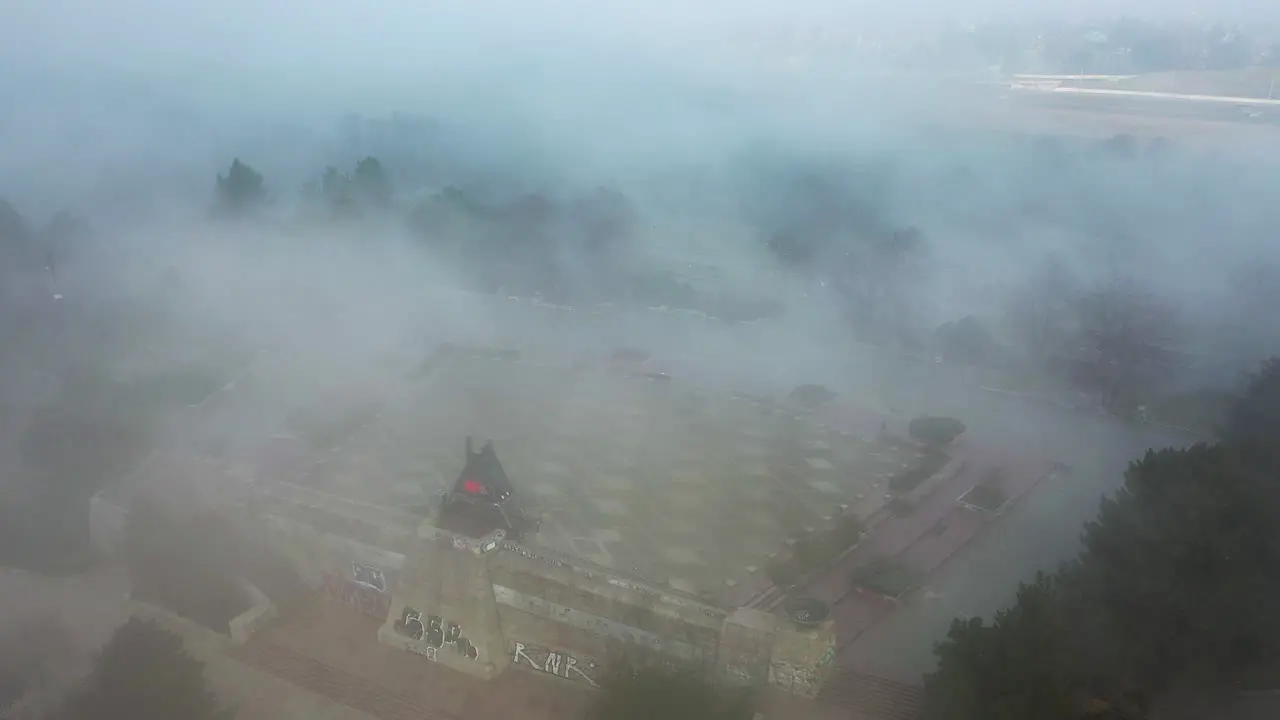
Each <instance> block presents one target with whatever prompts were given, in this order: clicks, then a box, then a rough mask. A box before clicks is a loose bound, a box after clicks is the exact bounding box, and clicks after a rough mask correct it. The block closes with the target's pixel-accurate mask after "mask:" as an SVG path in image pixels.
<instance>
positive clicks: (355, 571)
mask: <svg viewBox="0 0 1280 720" xmlns="http://www.w3.org/2000/svg"><path fill="white" fill-rule="evenodd" d="M351 574H352V575H353V576H354V577H355V581H356V583H357V584H359V585H364V586H365V587H371V588H373V589H374V590H377V591H378V592H381V593H384V592H386V591H387V576H386V575H385V574H383V572H382V571H381V570H379V569H378V568H376V567H374V566H372V565H361V564H360V563H357V562H353V563H351Z"/></svg>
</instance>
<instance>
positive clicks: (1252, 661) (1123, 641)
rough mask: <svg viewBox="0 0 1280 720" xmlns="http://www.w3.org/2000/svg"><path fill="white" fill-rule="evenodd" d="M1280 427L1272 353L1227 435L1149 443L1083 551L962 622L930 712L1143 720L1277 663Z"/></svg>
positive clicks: (1238, 405) (931, 695)
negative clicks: (1181, 445) (990, 612)
mask: <svg viewBox="0 0 1280 720" xmlns="http://www.w3.org/2000/svg"><path fill="white" fill-rule="evenodd" d="M1277 437H1280V359H1273V360H1271V361H1269V362H1267V363H1266V364H1265V365H1264V367H1263V368H1262V370H1261V371H1260V372H1259V373H1258V374H1256V375H1255V376H1253V377H1252V378H1251V379H1250V380H1249V382H1248V384H1247V386H1246V388H1245V389H1244V392H1243V393H1241V395H1240V396H1239V397H1238V399H1237V400H1236V402H1235V403H1234V405H1233V406H1232V408H1231V411H1230V413H1229V416H1228V419H1227V422H1226V424H1225V427H1224V431H1223V434H1222V439H1221V440H1220V441H1218V442H1215V443H1206V444H1200V445H1196V446H1194V447H1190V448H1187V449H1182V450H1172V449H1166V450H1159V451H1149V452H1148V453H1147V454H1146V455H1145V456H1144V457H1143V458H1141V459H1140V460H1137V461H1135V462H1134V463H1133V464H1132V465H1131V466H1130V468H1129V470H1128V472H1127V473H1126V474H1125V482H1124V484H1123V486H1122V487H1121V489H1120V490H1119V491H1117V492H1116V493H1115V494H1114V496H1112V497H1110V498H1108V499H1106V500H1105V501H1104V502H1103V503H1102V507H1101V510H1100V512H1099V514H1098V517H1097V519H1095V520H1094V521H1092V522H1090V523H1089V524H1087V525H1086V527H1085V528H1084V533H1083V545H1084V549H1083V551H1082V552H1081V553H1080V555H1079V557H1078V558H1077V559H1075V560H1074V561H1072V562H1070V563H1068V564H1066V565H1064V566H1063V567H1062V568H1060V569H1059V570H1057V571H1056V572H1053V573H1048V574H1042V575H1040V576H1039V577H1037V578H1036V579H1035V580H1034V581H1033V582H1031V583H1027V584H1025V585H1023V586H1022V587H1021V588H1020V589H1019V591H1018V593H1017V600H1016V602H1015V603H1014V604H1013V606H1012V607H1010V608H1009V609H1007V610H1004V611H1002V612H1000V613H998V614H997V615H996V616H995V618H994V619H993V620H992V621H991V622H989V623H988V622H985V621H983V620H982V619H978V618H974V619H968V620H956V621H955V622H954V623H953V624H952V627H951V630H950V633H949V634H948V636H947V639H946V640H945V641H944V642H942V643H940V644H939V645H938V647H937V657H938V668H937V671H936V672H935V673H933V674H932V675H930V676H929V677H928V678H927V690H928V703H927V705H928V713H927V714H928V717H929V718H930V719H931V720H970V719H973V720H976V719H978V718H981V719H982V720H1004V719H1008V720H1024V719H1026V718H1036V720H1059V719H1060V720H1077V719H1080V718H1109V719H1115V720H1120V719H1122V718H1123V719H1125V720H1133V719H1137V718H1145V717H1147V716H1148V713H1149V712H1150V711H1151V709H1152V708H1153V707H1154V706H1155V705H1156V704H1157V703H1159V702H1160V701H1161V700H1162V699H1163V698H1165V697H1168V696H1170V695H1171V694H1173V693H1175V692H1177V693H1180V694H1183V695H1185V694H1186V693H1188V692H1205V693H1211V692H1214V691H1218V690H1221V689H1222V688H1230V687H1237V686H1239V685H1240V684H1241V683H1243V682H1246V681H1247V679H1248V678H1250V677H1256V676H1258V675H1259V673H1266V672H1268V671H1274V670H1275V669H1276V668H1277V667H1280V616H1277V615H1276V613H1275V612H1274V609H1273V607H1274V604H1275V601H1276V599H1277V598H1280V483H1277V482H1276V478H1277V477H1280V450H1278V449H1277V445H1276V443H1275V439H1276V438H1277ZM1262 682H1263V684H1266V685H1273V684H1275V683H1277V682H1280V678H1278V677H1276V676H1274V675H1271V676H1270V677H1264V679H1263V680H1262Z"/></svg>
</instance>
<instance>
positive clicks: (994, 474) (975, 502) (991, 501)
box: [960, 468, 1009, 512]
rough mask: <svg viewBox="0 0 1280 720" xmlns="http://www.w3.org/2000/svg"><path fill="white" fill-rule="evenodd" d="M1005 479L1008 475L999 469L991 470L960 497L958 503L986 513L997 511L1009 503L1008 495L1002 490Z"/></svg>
mask: <svg viewBox="0 0 1280 720" xmlns="http://www.w3.org/2000/svg"><path fill="white" fill-rule="evenodd" d="M1007 477H1008V473H1006V472H1005V471H1004V470H1003V469H1001V468H995V469H993V470H991V471H990V472H988V473H987V475H986V477H984V478H983V479H982V482H980V483H978V484H977V485H975V486H974V487H973V489H971V490H969V492H967V493H965V494H964V495H963V496H961V497H960V502H962V503H965V504H967V505H972V506H974V507H976V508H978V509H980V510H986V511H988V512H995V511H997V510H999V509H1000V508H1002V507H1004V504H1005V503H1007V502H1009V493H1007V492H1005V490H1004V482H1005V480H1006V479H1007Z"/></svg>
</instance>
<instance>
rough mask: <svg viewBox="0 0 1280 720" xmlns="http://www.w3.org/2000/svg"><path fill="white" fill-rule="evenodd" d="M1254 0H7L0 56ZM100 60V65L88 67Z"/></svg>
mask: <svg viewBox="0 0 1280 720" xmlns="http://www.w3.org/2000/svg"><path fill="white" fill-rule="evenodd" d="M1271 5H1272V3H1264V2H1258V1H1257V0H1215V1H1213V2H1211V1H1210V0H1119V1H1118V2H1117V1H1115V0H1070V1H1069V2H1068V1H1067V0H970V1H968V2H940V1H939V0H896V1H895V2H892V3H886V2H879V1H872V0H845V1H844V2H837V1H835V0H788V1H785V2H784V1H783V0H736V1H735V0H698V1H695V0H645V1H641V0H608V1H605V0H598V1H588V0H524V1H523V2H521V1H519V0H469V1H464V0H443V1H436V2H431V1H429V0H269V1H261V0H222V1H221V2H216V3H206V2H191V0H121V1H120V2H101V1H99V0H8V1H7V2H6V3H5V10H4V22H3V23H0V53H3V54H4V55H9V56H10V57H14V56H17V57H22V58H25V59H28V60H37V61H40V62H42V63H47V62H55V61H57V62H60V63H61V64H63V65H66V64H72V65H75V64H82V63H83V64H86V65H85V66H86V67H99V68H101V67H125V68H129V69H141V68H146V67H150V68H151V69H153V70H154V69H156V67H155V66H163V65H165V64H192V65H200V64H204V65H210V66H223V67H239V68H255V69H257V70H259V71H269V72H282V73H292V72H298V71H302V70H305V69H310V71H311V72H313V73H314V72H319V71H330V70H336V69H343V68H345V69H347V70H350V71H357V70H373V69H381V70H388V71H390V70H394V69H399V70H402V71H411V70H414V69H421V68H424V67H429V66H431V65H433V64H436V63H440V62H444V61H446V59H448V58H453V59H456V60H460V61H468V60H474V59H478V58H485V57H488V58H492V57H495V56H501V55H502V54H503V53H504V52H506V53H512V52H517V51H519V52H523V53H529V52H539V53H542V52H549V51H552V50H554V49H556V46H561V45H564V44H565V43H570V44H571V45H573V46H582V45H585V46H586V47H596V48H598V49H600V50H601V51H607V50H608V49H609V48H611V47H612V48H617V47H619V46H621V47H627V46H632V50H633V51H634V50H635V49H636V48H635V47H634V46H637V45H638V46H646V47H649V48H651V49H654V50H661V48H662V47H663V46H664V44H665V43H667V42H671V41H679V40H680V39H682V37H683V39H689V38H706V41H707V42H712V41H714V40H718V39H719V38H720V37H736V36H739V35H740V34H745V33H751V32H752V31H758V30H766V29H777V28H779V27H785V26H786V25H788V24H790V23H795V24H808V23H816V24H819V25H821V26H827V27H836V28H853V29H863V28H867V29H875V28H878V27H884V26H886V25H889V24H892V25H895V26H899V27H902V26H908V27H909V26H912V25H920V26H932V25H936V24H937V23H939V22H941V21H945V20H948V19H950V20H957V21H978V20H982V19H984V18H990V17H1013V16H1015V15H1016V16H1023V17H1035V16H1048V15H1054V16H1075V17H1084V16H1098V17H1108V16H1112V17H1113V16H1115V15H1118V14H1120V13H1123V12H1126V11H1128V12H1132V13H1135V14H1138V15H1142V16H1148V17H1154V16H1171V15H1184V16H1185V15H1187V14H1188V13H1190V12H1194V11H1196V10H1202V11H1204V12H1210V13H1212V17H1213V18H1214V19H1218V18H1221V19H1223V20H1231V19H1232V18H1235V17H1238V16H1240V15H1241V14H1242V13H1244V12H1246V11H1247V10H1249V9H1250V6H1252V10H1253V12H1254V13H1255V14H1261V13H1268V12H1269V13H1275V12H1276V11H1275V10H1274V9H1271V8H1270V6H1271ZM90 64H91V65H90Z"/></svg>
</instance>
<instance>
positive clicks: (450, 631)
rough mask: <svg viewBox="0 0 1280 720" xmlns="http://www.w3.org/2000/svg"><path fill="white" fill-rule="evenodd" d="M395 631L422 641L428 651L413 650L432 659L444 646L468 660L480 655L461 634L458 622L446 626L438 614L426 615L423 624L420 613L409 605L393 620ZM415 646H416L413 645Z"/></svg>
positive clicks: (416, 640) (419, 641)
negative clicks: (398, 617)
mask: <svg viewBox="0 0 1280 720" xmlns="http://www.w3.org/2000/svg"><path fill="white" fill-rule="evenodd" d="M395 631H396V632H397V633H399V634H400V635H401V636H403V637H406V638H408V639H410V640H413V641H415V642H418V643H422V647H425V648H426V649H427V650H429V651H430V653H429V654H428V653H427V652H418V651H417V650H414V651H413V652H418V654H419V655H426V656H427V657H430V658H431V659H433V660H434V659H435V658H436V657H437V653H436V651H437V650H439V649H440V648H443V647H445V646H448V647H451V648H453V649H454V650H455V651H457V653H458V654H459V655H461V656H463V657H465V658H467V659H468V660H475V659H477V658H479V657H480V649H479V648H477V647H476V646H475V645H474V644H472V643H471V641H470V640H468V639H467V638H466V637H464V636H463V635H462V628H461V627H460V626H459V625H458V623H455V622H451V623H449V624H448V625H447V626H446V625H445V623H444V619H443V618H441V617H440V616H439V615H428V616H427V620H426V623H425V624H424V623H423V621H422V613H420V612H418V611H417V610H415V609H413V608H411V607H405V608H404V610H403V611H401V613H400V619H399V620H397V621H396V622H395ZM415 647H418V646H417V645H415Z"/></svg>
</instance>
